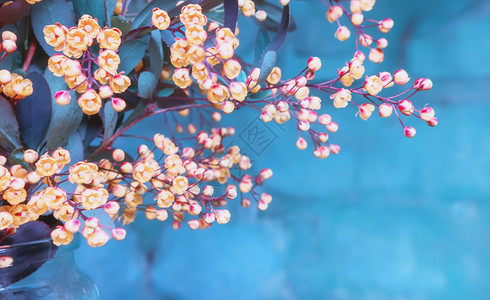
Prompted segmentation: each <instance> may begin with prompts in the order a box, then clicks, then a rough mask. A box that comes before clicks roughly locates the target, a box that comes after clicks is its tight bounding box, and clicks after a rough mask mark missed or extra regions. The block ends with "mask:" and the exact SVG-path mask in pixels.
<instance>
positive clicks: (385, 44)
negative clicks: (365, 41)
mask: <svg viewBox="0 0 490 300" xmlns="http://www.w3.org/2000/svg"><path fill="white" fill-rule="evenodd" d="M376 45H377V46H378V48H380V49H384V48H386V47H388V40H387V39H385V38H380V39H379V40H377V41H376Z"/></svg>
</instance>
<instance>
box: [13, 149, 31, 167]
mask: <svg viewBox="0 0 490 300" xmlns="http://www.w3.org/2000/svg"><path fill="white" fill-rule="evenodd" d="M23 155H24V150H23V149H22V147H19V148H17V149H15V150H14V151H13V152H12V153H10V155H9V162H10V163H11V164H12V165H21V166H22V167H24V168H25V169H26V170H27V169H28V165H27V163H26V162H25V161H24V159H23Z"/></svg>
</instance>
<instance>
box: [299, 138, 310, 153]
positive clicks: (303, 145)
mask: <svg viewBox="0 0 490 300" xmlns="http://www.w3.org/2000/svg"><path fill="white" fill-rule="evenodd" d="M307 146H308V143H307V142H306V140H305V139H304V138H302V137H300V138H299V139H298V140H297V141H296V147H298V149H299V150H305V149H306V147H307Z"/></svg>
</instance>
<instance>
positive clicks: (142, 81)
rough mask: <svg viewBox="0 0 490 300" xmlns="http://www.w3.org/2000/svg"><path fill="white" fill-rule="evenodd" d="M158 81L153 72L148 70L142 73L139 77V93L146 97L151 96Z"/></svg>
mask: <svg viewBox="0 0 490 300" xmlns="http://www.w3.org/2000/svg"><path fill="white" fill-rule="evenodd" d="M157 83H158V82H157V79H156V78H155V75H153V73H151V72H148V71H146V72H143V73H141V74H140V77H139V78H138V95H139V96H140V97H141V98H145V99H148V98H151V96H152V95H153V91H154V90H155V88H156V86H157Z"/></svg>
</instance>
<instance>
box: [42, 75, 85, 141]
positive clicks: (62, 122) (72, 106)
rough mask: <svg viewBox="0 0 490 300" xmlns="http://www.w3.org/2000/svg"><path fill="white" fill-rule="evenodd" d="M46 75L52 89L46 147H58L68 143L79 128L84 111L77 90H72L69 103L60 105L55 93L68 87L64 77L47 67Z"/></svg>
mask: <svg viewBox="0 0 490 300" xmlns="http://www.w3.org/2000/svg"><path fill="white" fill-rule="evenodd" d="M44 77H45V78H46V81H47V82H48V84H49V87H50V90H51V97H50V98H49V99H51V107H52V114H51V121H50V123H49V128H48V134H47V137H46V147H45V148H46V149H56V148H58V147H63V146H65V145H66V144H67V143H68V139H69V138H70V135H71V134H72V133H73V132H74V131H75V130H76V129H77V127H78V125H80V122H81V121H82V117H83V112H82V110H81V109H80V107H79V106H78V103H77V96H76V92H74V91H72V92H70V95H71V101H70V103H69V104H67V105H58V104H57V103H56V102H55V101H54V94H55V93H56V92H57V91H60V90H66V89H68V86H67V85H66V83H65V81H64V80H63V77H56V76H54V75H53V73H51V71H49V70H48V69H46V71H45V72H44Z"/></svg>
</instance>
